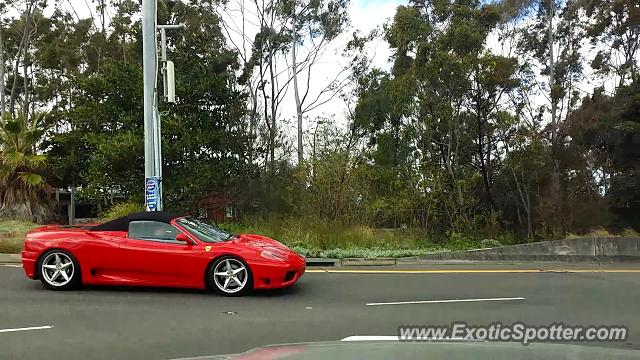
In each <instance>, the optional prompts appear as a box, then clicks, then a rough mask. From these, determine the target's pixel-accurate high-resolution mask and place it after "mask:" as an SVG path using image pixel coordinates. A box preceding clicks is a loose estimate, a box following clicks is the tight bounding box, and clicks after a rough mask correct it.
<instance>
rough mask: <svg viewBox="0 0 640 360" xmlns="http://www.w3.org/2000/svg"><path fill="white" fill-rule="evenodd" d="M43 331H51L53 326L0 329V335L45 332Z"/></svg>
mask: <svg viewBox="0 0 640 360" xmlns="http://www.w3.org/2000/svg"><path fill="white" fill-rule="evenodd" d="M45 329H53V326H52V325H46V326H31V327H23V328H14V329H0V333H5V332H16V331H30V330H45Z"/></svg>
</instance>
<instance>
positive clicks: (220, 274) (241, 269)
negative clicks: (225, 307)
mask: <svg viewBox="0 0 640 360" xmlns="http://www.w3.org/2000/svg"><path fill="white" fill-rule="evenodd" d="M207 282H208V284H209V287H211V288H213V289H214V290H215V291H216V292H217V293H218V294H220V295H224V296H243V295H246V294H248V293H249V292H250V291H251V290H252V289H253V275H252V274H251V269H250V268H249V266H248V265H247V264H245V262H244V261H242V260H240V259H238V258H236V257H234V256H223V257H221V258H219V259H218V260H216V261H215V262H214V263H213V264H212V265H211V266H210V267H209V271H208V274H207Z"/></svg>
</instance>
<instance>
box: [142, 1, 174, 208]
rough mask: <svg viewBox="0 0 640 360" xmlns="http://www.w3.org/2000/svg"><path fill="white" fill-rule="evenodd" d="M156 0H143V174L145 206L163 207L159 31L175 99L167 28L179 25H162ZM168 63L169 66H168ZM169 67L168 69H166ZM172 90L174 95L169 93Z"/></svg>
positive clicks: (166, 82)
mask: <svg viewBox="0 0 640 360" xmlns="http://www.w3.org/2000/svg"><path fill="white" fill-rule="evenodd" d="M156 1H157V0H142V72H143V79H142V80H143V86H144V91H143V97H144V177H145V209H146V210H147V211H161V210H162V144H161V137H160V130H161V126H160V123H161V122H160V112H159V111H158V93H157V76H158V49H157V46H158V41H157V30H158V29H159V30H160V31H161V35H162V43H161V49H162V75H163V79H164V83H163V85H164V86H163V88H164V92H165V101H169V102H173V101H174V98H175V96H174V94H175V91H174V85H173V63H170V62H167V41H166V39H167V37H166V29H178V28H182V27H184V24H180V25H160V26H157V25H156V22H157V19H156V6H157V4H156ZM168 63H170V64H168ZM167 65H169V66H167ZM167 70H169V71H167ZM167 89H170V90H171V91H170V92H171V94H167Z"/></svg>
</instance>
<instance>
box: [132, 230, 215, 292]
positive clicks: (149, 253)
mask: <svg viewBox="0 0 640 360" xmlns="http://www.w3.org/2000/svg"><path fill="white" fill-rule="evenodd" d="M179 233H181V231H180V230H179V229H177V228H176V227H174V226H173V225H171V224H167V223H164V222H159V221H148V220H139V221H131V222H129V231H128V235H127V237H126V239H125V240H124V241H122V242H121V243H120V248H121V253H122V258H123V261H125V264H126V267H127V272H128V275H127V277H128V278H129V281H130V282H131V283H137V284H142V285H151V286H185V287H192V286H196V287H197V286H200V285H201V283H202V277H203V276H204V274H203V273H202V271H201V269H200V262H201V261H199V259H200V257H201V256H200V255H201V253H202V249H201V246H199V245H198V244H197V243H195V242H193V243H189V244H187V243H185V242H179V241H176V235H178V234H179Z"/></svg>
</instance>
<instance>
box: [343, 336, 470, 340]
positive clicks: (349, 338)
mask: <svg viewBox="0 0 640 360" xmlns="http://www.w3.org/2000/svg"><path fill="white" fill-rule="evenodd" d="M424 340H427V339H424ZM428 340H431V341H470V340H469V339H465V338H463V337H448V338H431V339H428ZM340 341H399V340H398V336H397V335H396V336H389V335H354V336H347V337H346V338H344V339H341V340H340Z"/></svg>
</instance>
